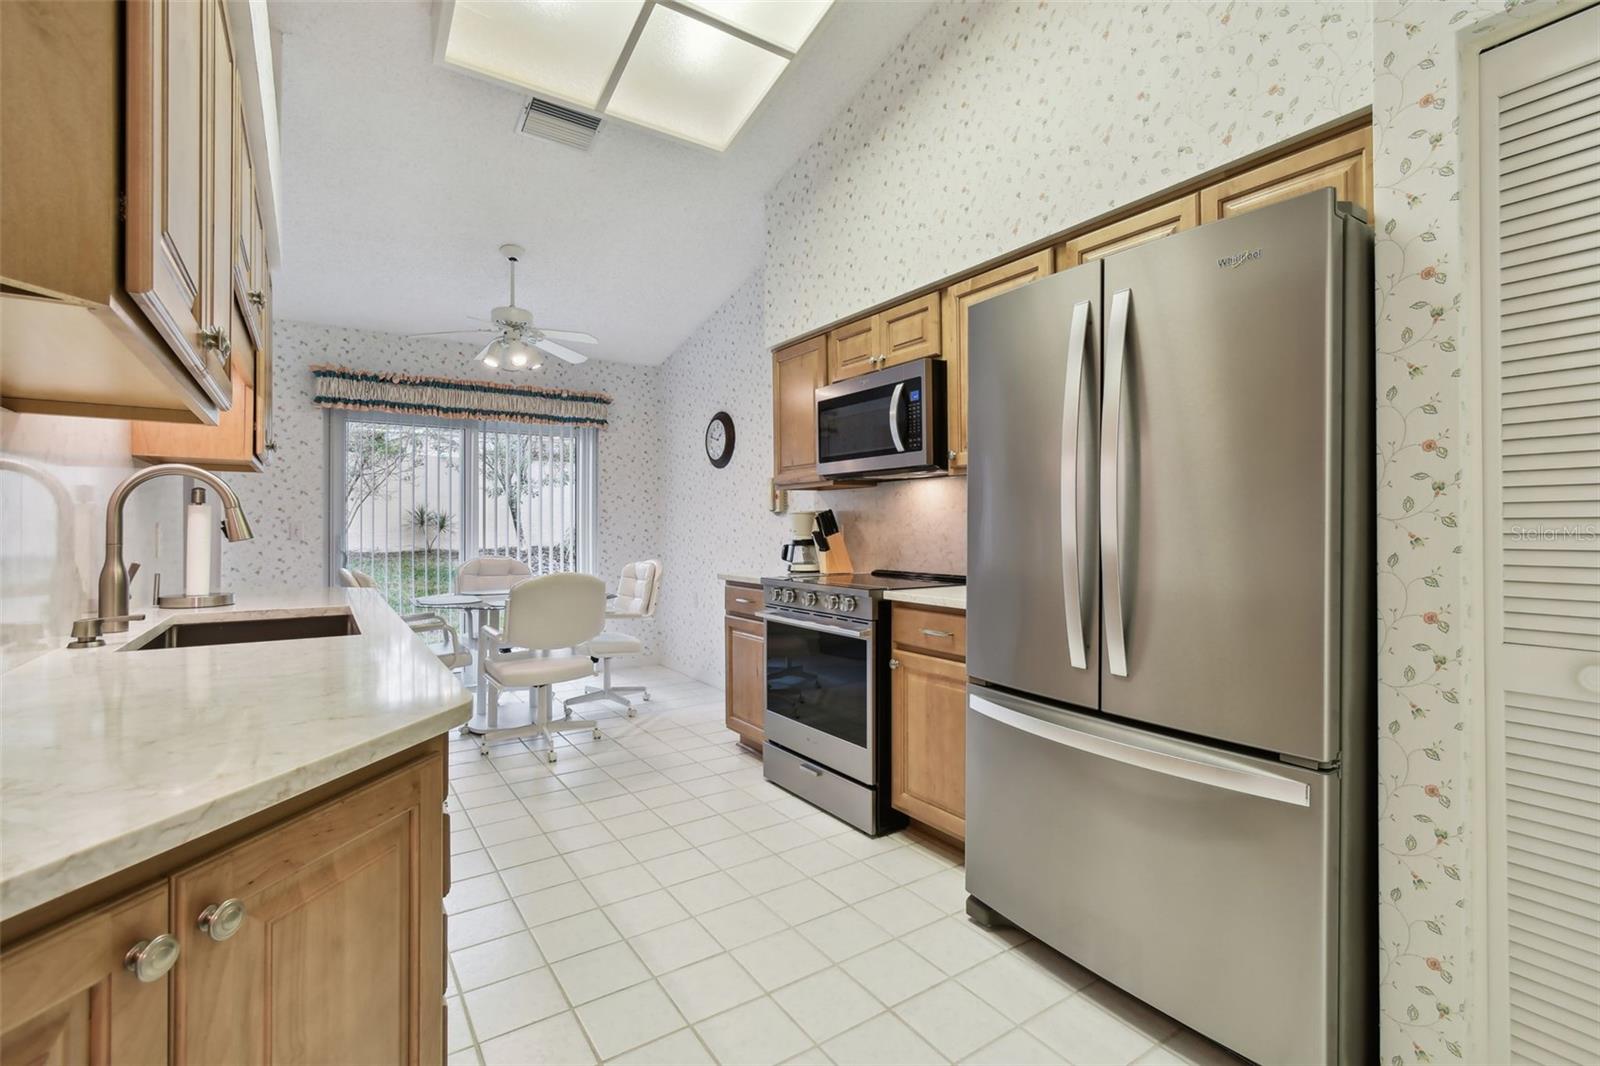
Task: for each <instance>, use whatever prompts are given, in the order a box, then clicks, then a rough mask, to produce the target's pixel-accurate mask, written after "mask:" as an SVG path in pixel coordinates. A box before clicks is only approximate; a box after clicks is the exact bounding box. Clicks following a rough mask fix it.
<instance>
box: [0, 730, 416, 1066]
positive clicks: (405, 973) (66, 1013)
mask: <svg viewBox="0 0 1600 1066" xmlns="http://www.w3.org/2000/svg"><path fill="white" fill-rule="evenodd" d="M395 760H398V761H397V762H396V761H395ZM390 762H391V763H392V765H393V768H391V769H388V770H387V772H382V771H381V769H380V770H378V771H372V770H369V771H364V772H362V773H361V774H358V775H357V776H358V777H360V778H361V780H359V783H355V784H352V785H350V786H348V787H341V785H340V783H335V784H334V785H333V786H324V790H328V789H331V790H332V791H331V792H329V793H328V794H327V795H321V794H319V795H318V796H317V797H316V798H315V799H314V801H312V802H311V803H310V804H309V805H305V806H299V807H297V809H296V810H295V812H294V813H292V814H290V815H289V816H287V817H284V818H277V819H274V818H273V817H272V812H266V813H265V815H261V816H256V818H258V819H259V818H265V819H266V820H265V822H264V823H263V824H264V826H265V827H264V828H260V829H250V828H247V829H246V830H245V832H243V834H241V833H239V832H238V831H237V830H222V831H220V832H221V833H223V834H225V835H227V834H231V839H224V840H222V841H219V842H218V844H217V845H216V846H214V847H212V846H209V845H208V844H207V841H209V840H211V839H212V838H210V837H208V838H205V840H202V841H199V842H196V843H195V844H191V845H186V846H184V848H181V849H179V852H175V853H173V856H174V857H173V858H171V859H170V860H169V859H166V858H163V859H158V860H152V861H151V863H153V864H155V865H157V866H158V867H162V868H163V869H164V872H162V873H161V875H160V876H161V877H162V879H161V880H160V881H159V882H158V883H157V884H155V885H154V886H150V887H147V888H144V889H140V890H138V891H136V892H134V893H132V894H130V895H127V896H124V897H122V898H119V899H117V900H115V901H113V902H110V903H100V904H97V905H95V906H93V907H92V908H90V909H89V911H88V912H87V913H85V914H82V915H81V916H79V915H73V916H70V917H68V918H66V919H65V920H63V921H59V922H58V923H57V924H55V925H51V926H48V927H46V928H45V929H44V930H43V931H42V932H38V933H34V934H32V935H30V936H28V937H27V939H23V940H19V942H18V943H17V945H15V946H12V945H11V944H9V943H7V944H6V945H5V946H4V948H3V950H0V1019H3V1020H0V1064H4V1066H10V1064H12V1063H28V1064H35V1063H62V1064H64V1066H65V1064H75V1063H105V1062H119V1063H133V1064H145V1063H169V1062H170V1063H171V1064H173V1066H186V1064H187V1066H211V1064H213V1063H233V1062H239V1063H243V1062H322V1063H335V1062H337V1063H357V1062H384V1063H424V1062H426V1063H437V1062H440V1061H442V1060H443V1058H444V1048H445V1044H446V1039H445V1033H444V1023H443V1019H444V1015H443V1012H442V1011H441V1009H440V1007H441V1003H442V1001H443V993H444V984H445V927H444V913H443V903H444V893H445V885H446V880H447V877H448V874H447V868H446V857H445V856H446V853H447V850H448V848H447V844H446V830H445V815H444V813H443V811H442V804H443V801H444V796H445V771H446V767H445V744H444V742H443V738H437V739H435V740H433V741H429V742H427V743H426V744H424V745H419V746H418V747H417V748H414V749H412V750H411V751H410V752H407V753H404V754H403V755H401V756H396V757H393V758H392V759H391V761H390ZM363 775H364V776H363ZM290 803H291V804H296V803H299V804H304V803H305V801H304V800H301V801H290ZM254 821H255V819H252V820H251V822H252V825H253V823H254ZM197 849H198V850H197ZM168 861H170V862H172V863H173V865H172V867H171V868H166V863H167V862H168ZM149 865H151V864H145V866H149ZM85 891H87V890H85ZM69 913H70V912H69ZM162 933H170V934H171V935H172V936H174V937H176V939H177V943H178V949H179V950H178V955H177V961H176V962H175V963H173V964H172V966H171V969H170V970H169V971H168V972H166V973H165V974H164V975H161V976H160V977H159V979H156V980H153V981H152V982H150V983H145V982H141V981H140V980H139V979H138V978H137V977H136V976H135V975H134V974H133V973H131V972H129V971H127V970H126V969H125V968H124V958H125V956H126V955H127V953H128V951H129V949H130V948H131V947H133V946H134V945H136V944H138V943H139V942H140V941H143V940H149V939H152V938H154V937H156V936H158V935H160V934H162Z"/></svg>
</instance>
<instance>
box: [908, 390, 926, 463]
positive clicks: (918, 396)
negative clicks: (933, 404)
mask: <svg viewBox="0 0 1600 1066" xmlns="http://www.w3.org/2000/svg"><path fill="white" fill-rule="evenodd" d="M905 443H906V450H907V451H917V450H918V449H920V448H921V447H922V390H921V389H912V390H911V392H910V393H909V394H908V395H907V396H906V442H905Z"/></svg>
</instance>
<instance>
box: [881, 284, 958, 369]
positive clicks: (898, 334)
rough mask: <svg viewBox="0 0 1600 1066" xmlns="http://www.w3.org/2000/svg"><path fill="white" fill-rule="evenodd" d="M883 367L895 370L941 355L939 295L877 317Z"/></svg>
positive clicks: (917, 299)
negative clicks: (898, 364) (909, 363)
mask: <svg viewBox="0 0 1600 1066" xmlns="http://www.w3.org/2000/svg"><path fill="white" fill-rule="evenodd" d="M877 317H878V319H879V326H878V332H879V337H880V343H881V344H882V345H883V356H884V360H883V365H884V366H894V365H895V364H897V363H908V362H910V361H911V360H913V359H925V358H927V357H928V356H930V355H938V354H939V345H940V341H941V340H943V338H942V337H941V336H940V330H939V294H938V293H936V292H930V293H928V294H927V295H926V296H919V297H917V298H916V299H915V300H907V301H906V302H905V303H903V304H901V305H900V306H898V307H891V308H889V310H887V311H881V312H879V313H878V316H877Z"/></svg>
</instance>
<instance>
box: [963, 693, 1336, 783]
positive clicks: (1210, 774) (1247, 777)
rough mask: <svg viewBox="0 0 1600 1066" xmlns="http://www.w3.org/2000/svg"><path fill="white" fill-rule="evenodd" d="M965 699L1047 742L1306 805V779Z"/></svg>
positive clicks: (986, 713) (979, 698)
mask: <svg viewBox="0 0 1600 1066" xmlns="http://www.w3.org/2000/svg"><path fill="white" fill-rule="evenodd" d="M967 705H968V706H969V707H971V708H972V709H973V710H974V711H977V712H978V713H979V714H981V715H983V716H984V717H985V718H992V719H994V720H995V721H996V722H999V723H1000V724H1001V725H1008V726H1011V727H1012V728H1013V729H1020V730H1022V731H1023V732H1025V733H1032V734H1033V735H1034V736H1036V737H1040V738H1042V739H1044V740H1048V741H1050V742H1051V743H1054V744H1060V745H1063V746H1064V747H1068V748H1074V749H1076V750H1078V751H1081V752H1085V753H1087V754H1089V755H1098V756H1099V757H1100V758H1102V759H1111V760H1113V761H1115V762H1120V763H1125V764H1127V765H1128V766H1133V767H1137V768H1138V769H1140V770H1149V771H1151V772H1152V773H1158V774H1165V775H1167V776H1168V777H1177V778H1182V779H1183V780H1185V781H1193V782H1194V783H1195V784H1198V785H1210V786H1211V787H1213V788H1225V789H1227V790H1228V791H1230V792H1242V793H1244V794H1245V795H1247V796H1256V797H1258V798H1260V799H1268V800H1275V801H1277V802H1278V803H1287V804H1290V805H1292V806H1295V807H1309V806H1311V787H1310V786H1309V785H1306V784H1303V783H1301V782H1299V781H1295V780H1293V779H1291V778H1287V777H1279V776H1278V775H1277V774H1270V773H1267V772H1266V771H1264V770H1254V769H1248V768H1245V767H1241V766H1235V765H1231V764H1228V763H1223V762H1213V761H1209V760H1201V759H1186V758H1183V757H1182V756H1178V755H1170V754H1168V753H1167V752H1164V751H1152V750H1151V749H1149V748H1145V747H1140V746H1139V745H1137V744H1128V743H1124V742H1123V741H1120V740H1111V739H1109V738H1107V737H1102V736H1098V735H1096V734H1094V733H1086V732H1083V731H1082V730H1078V729H1072V728H1070V727H1068V726H1064V725H1060V724H1059V723H1056V722H1047V721H1045V720H1044V719H1043V718H1035V717H1034V716H1033V715H1031V714H1023V713H1022V712H1021V711H1014V710H1012V709H1011V708H1009V707H1002V706H1000V705H999V704H998V703H994V702H992V701H990V700H986V699H984V698H983V697H982V696H971V697H969V699H968V703H967Z"/></svg>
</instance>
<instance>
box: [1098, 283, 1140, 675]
mask: <svg viewBox="0 0 1600 1066" xmlns="http://www.w3.org/2000/svg"><path fill="white" fill-rule="evenodd" d="M1132 298H1133V294H1132V292H1131V291H1129V290H1128V289H1119V290H1118V291H1117V292H1116V293H1114V294H1113V295H1112V297H1111V316H1110V320H1109V322H1108V323H1107V327H1106V390H1105V415H1104V418H1103V420H1102V421H1101V423H1100V560H1101V563H1102V564H1103V565H1104V566H1105V603H1106V606H1105V615H1106V665H1107V666H1108V667H1110V669H1111V673H1112V674H1113V675H1114V676H1116V677H1127V676H1128V641H1127V632H1126V631H1125V629H1124V628H1123V604H1122V508H1121V503H1122V490H1121V485H1120V483H1119V482H1120V479H1121V474H1122V403H1123V397H1124V394H1125V393H1126V392H1127V382H1126V378H1127V364H1128V354H1127V352H1128V304H1129V303H1130V302H1131V301H1132Z"/></svg>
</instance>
